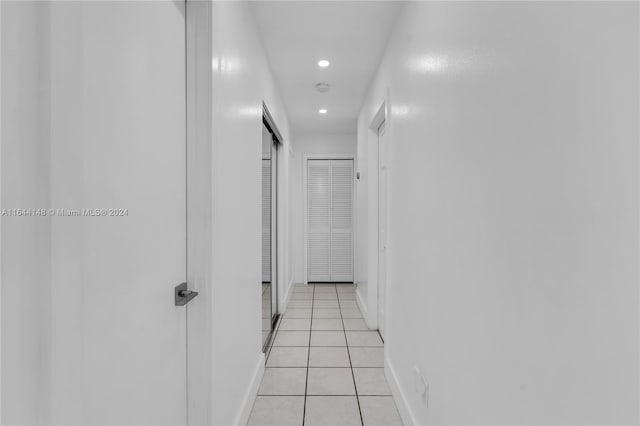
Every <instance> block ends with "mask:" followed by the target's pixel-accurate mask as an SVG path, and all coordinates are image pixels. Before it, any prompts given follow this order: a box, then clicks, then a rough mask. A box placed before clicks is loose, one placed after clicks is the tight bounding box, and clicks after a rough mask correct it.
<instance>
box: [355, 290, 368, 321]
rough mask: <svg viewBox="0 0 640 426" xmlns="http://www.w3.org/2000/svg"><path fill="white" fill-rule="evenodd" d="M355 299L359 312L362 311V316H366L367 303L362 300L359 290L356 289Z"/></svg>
mask: <svg viewBox="0 0 640 426" xmlns="http://www.w3.org/2000/svg"><path fill="white" fill-rule="evenodd" d="M356 301H357V302H358V307H359V308H360V312H362V316H363V317H365V318H368V315H367V314H368V309H367V304H366V303H364V301H363V300H362V296H361V295H360V291H359V290H357V289H356Z"/></svg>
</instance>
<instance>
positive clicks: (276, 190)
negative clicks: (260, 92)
mask: <svg viewBox="0 0 640 426" xmlns="http://www.w3.org/2000/svg"><path fill="white" fill-rule="evenodd" d="M262 124H263V125H264V126H265V127H266V128H267V130H268V131H269V133H270V134H271V138H272V141H271V167H272V169H271V303H272V306H271V335H270V336H269V337H268V338H267V341H266V343H265V346H264V347H263V350H264V348H265V347H267V346H268V345H269V344H270V341H271V339H272V338H273V334H274V331H275V326H276V323H277V322H278V316H279V315H280V314H281V312H280V309H281V306H280V305H281V303H280V292H281V291H280V290H281V288H280V287H281V286H280V277H281V259H282V258H283V256H282V254H281V253H280V249H281V248H282V247H284V235H283V233H282V232H281V230H282V229H283V226H282V223H281V218H280V216H281V215H282V214H283V212H282V207H281V206H280V204H281V203H280V193H281V185H282V182H281V181H282V172H281V170H280V169H281V167H280V162H281V161H282V160H283V159H281V158H280V157H281V156H282V155H283V154H282V148H283V146H284V142H283V141H284V139H283V138H282V133H280V130H279V129H278V126H277V125H276V122H275V120H274V119H273V116H272V115H271V113H270V112H269V108H268V107H267V104H266V102H265V101H264V100H263V101H262ZM274 164H275V171H274V167H273V165H274ZM274 292H275V293H274ZM274 302H275V306H273V303H274Z"/></svg>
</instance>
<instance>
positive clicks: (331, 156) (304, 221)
mask: <svg viewBox="0 0 640 426" xmlns="http://www.w3.org/2000/svg"><path fill="white" fill-rule="evenodd" d="M308 160H351V161H353V170H354V176H353V179H354V184H353V188H352V190H351V191H352V194H351V196H352V197H353V205H354V209H353V217H352V220H353V224H352V226H353V228H352V229H353V232H352V234H353V235H354V240H353V241H354V243H353V250H354V253H352V254H351V255H352V256H353V264H354V270H353V279H354V281H355V279H356V276H355V262H356V256H355V248H356V244H355V233H356V225H357V222H356V214H355V212H356V209H355V204H356V198H355V197H356V193H355V190H356V185H355V170H356V167H355V166H356V158H355V155H352V154H303V155H302V161H303V162H304V164H303V165H302V196H303V200H304V202H303V204H304V208H303V213H302V214H303V216H302V232H303V235H304V237H303V238H304V239H303V241H302V244H303V246H304V247H303V250H304V256H302V258H303V262H302V282H303V283H304V284H309V280H308V279H307V196H308V193H307V174H308V173H309V170H308V162H309V161H308Z"/></svg>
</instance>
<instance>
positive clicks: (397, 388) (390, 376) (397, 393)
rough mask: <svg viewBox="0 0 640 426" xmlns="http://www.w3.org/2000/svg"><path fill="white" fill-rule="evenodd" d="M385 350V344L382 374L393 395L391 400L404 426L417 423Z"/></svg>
mask: <svg viewBox="0 0 640 426" xmlns="http://www.w3.org/2000/svg"><path fill="white" fill-rule="evenodd" d="M386 352H387V351H386V346H385V358H384V375H385V377H386V378H387V382H388V383H389V387H390V388H391V395H393V400H394V401H395V403H396V407H398V412H399V413H400V417H401V418H402V423H403V424H404V425H405V426H412V425H417V424H418V421H417V420H416V416H415V415H414V414H413V410H411V406H410V405H409V403H408V402H407V396H406V395H407V394H406V392H405V389H404V388H403V387H402V385H401V384H400V381H399V380H398V376H397V375H396V370H395V369H394V368H393V365H392V364H391V361H389V357H388V356H387V354H386Z"/></svg>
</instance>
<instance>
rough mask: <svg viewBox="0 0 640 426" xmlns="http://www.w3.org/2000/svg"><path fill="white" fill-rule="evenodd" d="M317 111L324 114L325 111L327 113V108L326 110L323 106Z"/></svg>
mask: <svg viewBox="0 0 640 426" xmlns="http://www.w3.org/2000/svg"><path fill="white" fill-rule="evenodd" d="M318 112H319V113H320V114H326V113H327V110H326V109H324V108H320V109H319V110H318Z"/></svg>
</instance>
